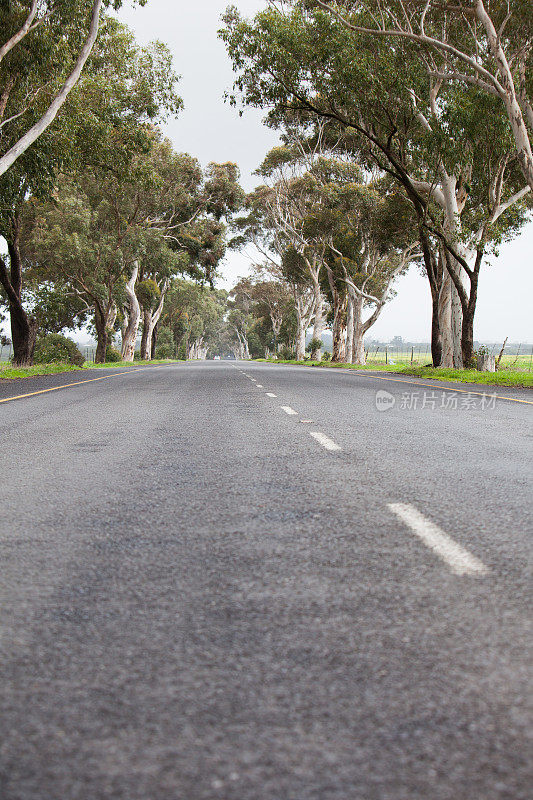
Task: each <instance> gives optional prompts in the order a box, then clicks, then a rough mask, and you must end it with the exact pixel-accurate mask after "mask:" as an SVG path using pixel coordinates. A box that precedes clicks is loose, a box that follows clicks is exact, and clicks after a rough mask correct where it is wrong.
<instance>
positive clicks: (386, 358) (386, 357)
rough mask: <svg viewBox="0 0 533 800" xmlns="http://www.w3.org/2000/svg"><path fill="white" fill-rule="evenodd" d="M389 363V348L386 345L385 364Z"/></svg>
mask: <svg viewBox="0 0 533 800" xmlns="http://www.w3.org/2000/svg"><path fill="white" fill-rule="evenodd" d="M388 363H389V350H388V348H387V347H386V348H385V364H388Z"/></svg>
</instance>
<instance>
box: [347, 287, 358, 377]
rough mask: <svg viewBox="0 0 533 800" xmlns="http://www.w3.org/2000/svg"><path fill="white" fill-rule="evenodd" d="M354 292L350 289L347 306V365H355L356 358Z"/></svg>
mask: <svg viewBox="0 0 533 800" xmlns="http://www.w3.org/2000/svg"><path fill="white" fill-rule="evenodd" d="M353 295H354V291H353V289H350V288H349V287H348V297H347V305H346V356H345V359H346V363H347V364H353V357H354V326H355V309H354V304H355V303H356V302H357V300H356V299H355V298H354V296H353Z"/></svg>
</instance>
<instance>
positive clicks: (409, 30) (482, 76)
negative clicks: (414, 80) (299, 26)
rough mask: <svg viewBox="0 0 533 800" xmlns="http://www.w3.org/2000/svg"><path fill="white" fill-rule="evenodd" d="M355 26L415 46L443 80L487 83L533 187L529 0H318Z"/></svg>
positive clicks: (482, 86) (351, 27) (532, 17)
mask: <svg viewBox="0 0 533 800" xmlns="http://www.w3.org/2000/svg"><path fill="white" fill-rule="evenodd" d="M316 5H318V6H320V7H321V8H323V9H324V10H326V11H328V12H329V13H330V14H332V15H333V16H335V18H336V19H337V20H339V21H340V22H341V23H342V24H343V25H344V26H345V27H346V28H347V29H348V30H350V31H351V32H353V33H358V34H364V35H370V36H375V37H380V38H386V39H389V40H391V41H394V40H395V39H400V40H402V42H408V43H409V44H411V45H412V46H413V54H414V55H415V57H418V58H422V59H423V61H424V62H425V63H426V65H427V68H428V74H429V75H430V77H432V78H434V79H435V80H436V81H437V82H446V83H448V82H452V81H454V82H458V83H460V84H463V85H471V86H475V87H476V88H478V89H480V90H481V91H483V92H484V93H486V94H488V95H490V96H491V97H495V98H497V100H498V101H499V102H500V103H501V104H502V105H503V107H504V109H505V114H506V117H507V121H508V124H509V126H510V130H511V134H512V137H513V140H514V145H515V153H516V156H517V158H518V163H519V166H520V169H521V171H522V174H523V176H524V179H525V182H526V183H527V185H528V186H529V187H530V189H531V190H532V191H533V151H532V145H531V141H532V137H533V106H532V103H533V78H532V74H533V69H532V68H533V55H532V54H533V37H532V27H533V11H532V9H531V3H530V2H528V0H513V2H509V1H508V0H503V1H502V0H485V2H483V0H475V2H472V3H468V4H466V3H456V4H455V5H454V4H452V3H442V2H440V0H427V2H417V0H396V2H394V0H393V2H390V0H387V2H383V0H357V2H353V0H348V2H342V1H341V2H328V0H316Z"/></svg>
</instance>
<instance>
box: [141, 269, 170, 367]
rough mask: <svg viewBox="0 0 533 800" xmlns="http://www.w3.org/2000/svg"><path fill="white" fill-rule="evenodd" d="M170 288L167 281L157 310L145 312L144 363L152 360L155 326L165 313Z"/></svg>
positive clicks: (162, 289)
mask: <svg viewBox="0 0 533 800" xmlns="http://www.w3.org/2000/svg"><path fill="white" fill-rule="evenodd" d="M168 287H169V281H168V280H167V279H165V281H164V282H163V285H162V287H161V297H160V298H159V303H158V305H157V308H156V310H155V311H152V309H151V308H147V309H145V310H144V312H143V332H142V339H141V358H142V359H143V361H150V359H151V358H152V337H153V334H154V329H155V326H156V325H157V323H158V322H159V319H160V317H161V314H162V312H163V305H164V302H165V295H166V293H167V289H168Z"/></svg>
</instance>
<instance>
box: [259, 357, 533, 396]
mask: <svg viewBox="0 0 533 800" xmlns="http://www.w3.org/2000/svg"><path fill="white" fill-rule="evenodd" d="M256 361H263V362H264V361H268V362H269V363H271V364H295V365H296V366H306V367H322V368H327V367H329V368H334V369H354V370H361V371H368V372H388V373H396V374H400V375H412V376H415V377H417V378H425V379H428V380H434V381H446V382H448V383H480V384H484V385H487V384H488V385H490V386H515V387H517V388H526V389H533V373H531V372H517V371H515V370H500V371H499V372H478V371H477V370H475V369H464V370H463V369H441V368H438V369H435V368H434V367H410V366H405V364H366V365H365V366H360V365H359V364H332V363H331V361H294V360H292V361H278V360H277V359H274V358H270V359H265V358H258V359H256Z"/></svg>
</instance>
